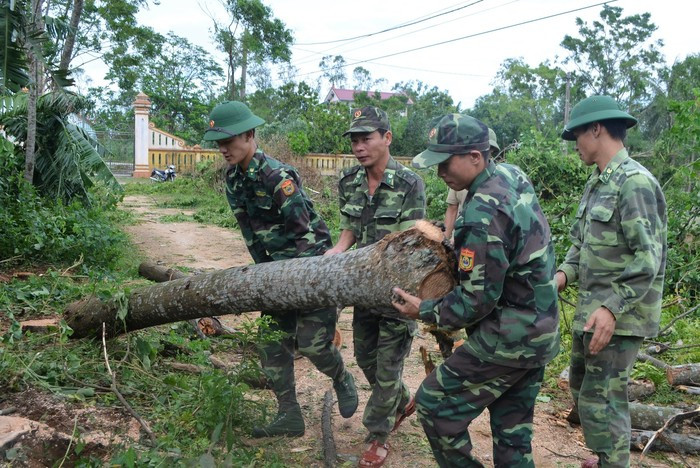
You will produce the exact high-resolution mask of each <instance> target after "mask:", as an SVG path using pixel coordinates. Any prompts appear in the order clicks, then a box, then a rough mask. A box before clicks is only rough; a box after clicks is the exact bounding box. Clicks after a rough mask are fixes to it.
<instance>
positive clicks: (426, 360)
mask: <svg viewBox="0 0 700 468" xmlns="http://www.w3.org/2000/svg"><path fill="white" fill-rule="evenodd" d="M418 350H419V351H420V357H421V359H422V360H423V367H425V375H430V373H431V372H432V371H434V370H435V363H434V362H433V358H431V357H430V355H429V354H428V350H427V349H425V346H421V347H420V348H418Z"/></svg>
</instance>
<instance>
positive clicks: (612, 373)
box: [555, 96, 667, 467]
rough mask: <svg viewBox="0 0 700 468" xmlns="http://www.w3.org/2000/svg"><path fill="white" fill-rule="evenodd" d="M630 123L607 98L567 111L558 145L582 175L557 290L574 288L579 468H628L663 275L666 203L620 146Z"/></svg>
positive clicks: (650, 178) (655, 185)
mask: <svg viewBox="0 0 700 468" xmlns="http://www.w3.org/2000/svg"><path fill="white" fill-rule="evenodd" d="M636 123H637V120H636V119H635V118H634V117H632V116H631V115H629V114H628V113H627V112H623V111H622V110H620V108H619V107H618V104H617V102H615V100H614V99H613V98H611V97H609V96H591V97H588V98H586V99H584V100H582V101H581V102H579V103H578V104H577V105H576V106H574V108H573V109H572V110H571V120H570V121H569V123H568V124H567V125H566V127H565V128H564V131H563V133H562V138H563V139H564V140H569V141H575V142H576V151H577V152H578V154H579V157H580V158H581V160H582V161H583V162H584V164H586V165H588V166H591V165H594V166H595V168H594V170H593V173H592V174H591V176H590V178H589V179H588V182H587V183H586V187H585V189H584V192H583V197H582V198H581V203H580V205H579V207H578V211H577V212H576V220H575V221H574V224H573V226H572V228H571V241H572V246H571V248H570V249H569V251H568V253H567V254H566V258H565V260H564V262H563V263H562V264H561V265H560V266H559V269H558V271H557V273H556V276H555V280H556V283H557V287H558V289H559V290H560V291H561V290H563V289H564V288H565V287H566V286H567V285H568V284H573V283H576V282H578V302H577V304H576V313H575V317H574V324H573V336H572V351H571V369H570V374H569V378H570V386H571V392H572V394H573V397H574V403H575V404H576V406H577V408H578V413H579V416H580V418H581V427H582V428H583V435H584V437H585V439H586V445H588V448H590V449H591V450H593V452H595V454H596V457H595V458H592V459H590V460H587V461H585V462H584V463H583V464H582V466H585V467H593V466H603V467H628V466H629V464H630V461H629V457H630V415H629V407H628V397H627V381H628V379H629V373H630V371H631V368H632V366H633V365H634V362H635V359H636V357H637V351H638V350H639V347H640V346H641V344H642V340H643V339H644V337H654V336H656V335H657V333H658V331H659V319H660V316H661V300H662V297H663V283H664V270H665V266H666V250H667V247H666V223H667V218H666V201H665V199H664V194H663V191H662V190H661V187H660V186H659V183H658V182H657V180H656V179H655V178H654V176H653V175H651V173H650V172H649V171H648V170H647V169H646V168H644V166H642V165H641V164H639V163H638V162H637V161H635V160H633V159H631V158H630V157H629V155H628V154H627V150H626V149H625V146H624V139H625V136H626V134H627V129H628V128H629V127H632V126H634V125H635V124H636Z"/></svg>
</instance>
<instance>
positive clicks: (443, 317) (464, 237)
mask: <svg viewBox="0 0 700 468" xmlns="http://www.w3.org/2000/svg"><path fill="white" fill-rule="evenodd" d="M455 248H456V254H457V255H458V273H459V284H458V285H457V286H456V287H455V289H453V290H452V291H451V292H450V293H449V294H447V295H446V296H444V297H443V298H440V299H433V300H423V301H422V302H421V305H420V310H419V314H420V319H421V320H423V321H424V322H428V323H436V324H437V325H438V326H439V327H441V328H448V329H459V328H466V330H467V332H468V336H469V338H468V339H467V341H466V342H465V344H464V345H463V346H465V347H466V348H467V349H468V350H469V351H470V352H471V353H472V354H473V355H475V356H476V357H478V358H479V359H481V360H483V361H486V362H490V363H494V364H498V365H502V366H510V367H519V368H534V367H541V366H544V365H545V364H546V363H547V362H549V361H551V360H552V359H553V358H554V357H555V356H556V355H557V353H558V352H559V309H558V306H557V291H556V285H555V283H554V280H553V277H554V272H555V270H554V266H555V263H554V249H553V247H552V243H551V235H550V230H549V224H548V223H547V219H546V218H545V216H544V214H543V213H542V209H541V208H540V205H539V203H538V201H537V197H536V195H535V192H534V189H533V188H532V184H531V183H530V181H529V179H528V178H527V176H526V175H525V174H524V173H523V172H522V171H521V170H520V169H519V168H517V167H516V166H512V165H509V164H499V165H495V164H494V163H493V162H492V161H491V162H489V164H488V166H487V167H486V168H485V169H484V171H482V172H481V173H480V174H479V175H478V176H477V177H476V179H475V180H474V182H472V184H471V186H470V187H469V193H468V195H467V199H466V201H465V204H464V208H463V211H462V216H461V217H460V218H458V219H457V222H456V224H455Z"/></svg>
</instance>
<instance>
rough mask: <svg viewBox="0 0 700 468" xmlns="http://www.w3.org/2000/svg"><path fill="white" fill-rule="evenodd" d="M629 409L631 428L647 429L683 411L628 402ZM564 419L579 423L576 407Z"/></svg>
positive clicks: (664, 422) (655, 426)
mask: <svg viewBox="0 0 700 468" xmlns="http://www.w3.org/2000/svg"><path fill="white" fill-rule="evenodd" d="M629 409H630V422H631V425H632V428H634V429H640V430H649V431H656V430H658V429H660V428H662V427H663V426H664V424H666V421H668V420H669V419H671V418H672V417H674V416H676V415H679V414H681V413H683V410H682V409H680V408H672V407H667V406H652V405H643V404H641V403H630V405H629ZM566 420H567V421H569V422H570V423H573V424H581V420H580V418H579V415H578V411H577V410H576V407H573V408H571V411H570V412H569V414H568V415H567V417H566Z"/></svg>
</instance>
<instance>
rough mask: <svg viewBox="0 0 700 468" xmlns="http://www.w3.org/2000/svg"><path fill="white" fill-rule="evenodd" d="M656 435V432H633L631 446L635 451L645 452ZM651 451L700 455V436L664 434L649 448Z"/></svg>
mask: <svg viewBox="0 0 700 468" xmlns="http://www.w3.org/2000/svg"><path fill="white" fill-rule="evenodd" d="M654 434H656V433H655V432H654V431H638V430H634V429H633V430H632V437H631V440H630V445H631V447H632V448H633V449H636V450H639V451H641V450H643V449H644V447H646V445H647V444H648V443H649V441H650V440H651V438H652V437H653V436H654ZM648 450H649V451H652V452H655V451H661V452H676V453H687V454H698V453H700V436H699V435H695V434H676V433H673V432H664V433H663V434H662V435H660V436H658V437H657V438H656V440H654V443H653V444H652V445H651V447H649V449H648Z"/></svg>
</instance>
